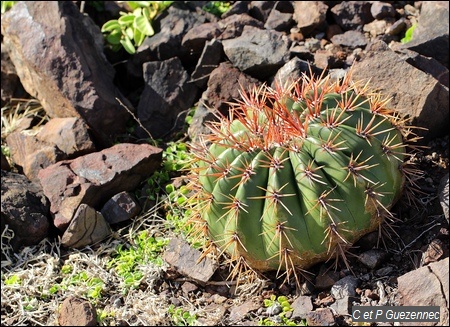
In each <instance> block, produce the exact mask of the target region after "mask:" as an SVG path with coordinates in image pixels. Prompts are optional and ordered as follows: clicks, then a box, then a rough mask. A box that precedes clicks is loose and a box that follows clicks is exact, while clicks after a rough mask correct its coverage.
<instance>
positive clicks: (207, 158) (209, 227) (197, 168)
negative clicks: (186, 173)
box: [190, 73, 410, 276]
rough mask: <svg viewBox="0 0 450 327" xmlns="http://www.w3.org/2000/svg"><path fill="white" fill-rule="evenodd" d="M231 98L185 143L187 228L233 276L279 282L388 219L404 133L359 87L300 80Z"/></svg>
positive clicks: (400, 180)
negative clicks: (189, 161)
mask: <svg viewBox="0 0 450 327" xmlns="http://www.w3.org/2000/svg"><path fill="white" fill-rule="evenodd" d="M241 95H242V100H239V101H237V102H236V103H234V104H233V105H232V107H231V109H230V113H229V117H228V118H227V117H223V116H221V117H220V119H219V121H216V122H214V123H211V124H210V129H211V132H212V133H211V134H208V135H205V136H203V137H201V138H200V140H199V141H197V142H196V143H195V144H193V145H192V151H193V152H194V154H195V157H196V160H195V164H194V168H193V169H192V171H191V175H190V177H191V180H192V182H191V187H192V190H193V191H194V195H193V201H192V203H194V207H193V209H194V210H192V212H193V214H192V217H191V221H192V222H194V223H195V224H196V226H197V228H196V229H194V230H196V231H197V232H202V233H204V234H206V236H207V237H208V238H209V239H210V240H211V243H212V245H213V246H214V247H215V248H216V249H218V250H219V252H220V253H225V254H227V255H228V258H229V259H230V260H231V261H232V262H234V263H235V265H234V266H235V267H236V269H238V270H241V269H242V268H243V267H242V265H244V266H245V267H246V268H250V269H252V270H257V271H261V272H264V271H269V270H278V271H286V272H287V274H288V275H289V274H290V273H292V272H294V273H295V271H296V269H307V268H308V267H311V266H312V265H314V264H316V263H318V262H321V261H325V260H327V259H330V258H331V257H332V256H334V255H336V254H342V251H343V250H345V249H346V248H348V247H349V246H350V245H352V244H353V243H354V242H356V241H357V240H358V239H359V238H360V237H361V236H363V235H364V234H367V233H369V232H372V231H374V230H376V229H378V227H379V226H380V224H381V223H382V222H383V220H384V219H385V218H386V217H392V214H391V213H390V211H389V209H390V208H391V207H392V205H393V204H394V203H395V202H396V201H397V200H398V199H399V197H400V195H401V192H402V189H403V186H404V183H405V171H406V170H405V169H404V166H405V163H404V162H405V158H406V150H405V145H404V138H405V137H406V135H407V134H408V133H410V131H409V129H408V128H407V127H405V120H404V119H402V118H400V117H399V116H398V115H397V114H396V113H395V112H394V111H392V110H390V109H388V108H386V104H387V100H385V99H382V98H381V97H380V96H379V95H378V94H375V93H370V92H369V91H368V84H364V85H363V84H361V83H354V82H352V81H351V75H350V73H349V74H347V75H346V77H345V78H344V79H343V80H341V81H332V80H331V79H330V78H329V77H325V78H324V77H322V76H321V77H318V78H314V77H308V76H306V75H304V76H303V77H302V78H301V79H300V80H298V81H296V82H295V83H292V84H291V85H288V86H286V87H276V88H275V89H272V88H270V87H267V86H264V85H263V86H261V87H255V88H253V89H252V90H250V92H248V93H247V92H241ZM295 276H296V275H295Z"/></svg>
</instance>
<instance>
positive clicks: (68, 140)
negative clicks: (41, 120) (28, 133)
mask: <svg viewBox="0 0 450 327" xmlns="http://www.w3.org/2000/svg"><path fill="white" fill-rule="evenodd" d="M36 138H37V139H38V140H40V141H42V142H45V143H47V144H54V145H56V146H57V147H58V149H59V150H61V151H62V152H63V153H64V154H65V155H66V158H67V159H72V158H76V157H78V156H81V155H85V154H88V153H91V152H94V151H95V150H96V149H95V145H94V142H93V140H92V139H91V136H90V135H89V127H88V126H87V125H86V123H85V122H84V121H83V119H81V118H77V117H68V118H53V119H50V121H49V122H48V123H46V124H45V125H44V126H43V127H42V129H41V130H40V131H39V133H38V134H36Z"/></svg>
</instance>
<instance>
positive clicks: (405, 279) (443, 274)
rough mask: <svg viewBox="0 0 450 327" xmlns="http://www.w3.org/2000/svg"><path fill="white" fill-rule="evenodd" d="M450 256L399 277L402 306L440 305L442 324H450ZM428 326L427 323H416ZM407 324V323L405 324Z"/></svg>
mask: <svg viewBox="0 0 450 327" xmlns="http://www.w3.org/2000/svg"><path fill="white" fill-rule="evenodd" d="M448 271H449V258H445V259H443V260H440V261H438V262H433V263H431V264H429V265H428V266H426V267H422V268H419V269H416V270H413V271H410V272H408V273H406V274H404V275H402V276H400V277H398V293H399V294H400V296H401V298H400V305H402V306H439V307H440V308H441V311H440V325H441V326H448V324H449V309H448V299H449V279H448ZM415 324H416V325H421V326H426V325H428V324H427V323H420V322H418V323H415ZM405 326H406V324H405Z"/></svg>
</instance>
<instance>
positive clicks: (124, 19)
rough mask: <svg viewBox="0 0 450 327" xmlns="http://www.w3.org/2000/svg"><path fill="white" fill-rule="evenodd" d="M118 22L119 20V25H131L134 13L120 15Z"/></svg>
mask: <svg viewBox="0 0 450 327" xmlns="http://www.w3.org/2000/svg"><path fill="white" fill-rule="evenodd" d="M118 22H119V24H120V25H121V26H123V27H129V26H132V25H133V22H134V15H130V14H128V15H125V16H121V17H120V18H119V19H118Z"/></svg>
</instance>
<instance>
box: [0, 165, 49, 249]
mask: <svg viewBox="0 0 450 327" xmlns="http://www.w3.org/2000/svg"><path fill="white" fill-rule="evenodd" d="M1 179H2V183H1V184H2V185H1V198H2V201H1V217H2V218H1V227H2V232H3V231H4V230H5V228H6V225H8V228H9V229H11V230H13V231H14V237H13V239H12V240H11V242H10V244H11V246H12V247H13V249H14V250H18V249H19V248H20V247H21V246H29V245H36V244H38V243H39V242H40V241H42V240H43V239H44V238H45V237H47V236H48V233H49V230H50V210H49V208H50V204H49V202H48V200H47V198H46V197H45V195H44V194H43V192H42V188H41V187H40V185H39V184H37V183H33V182H30V181H29V180H28V179H27V178H26V177H25V176H23V175H19V174H15V173H11V172H6V171H4V170H2V171H1Z"/></svg>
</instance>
